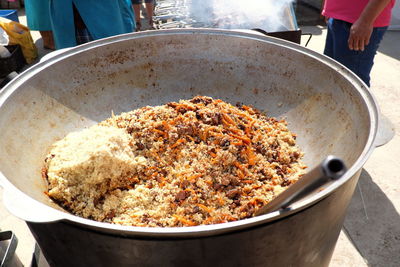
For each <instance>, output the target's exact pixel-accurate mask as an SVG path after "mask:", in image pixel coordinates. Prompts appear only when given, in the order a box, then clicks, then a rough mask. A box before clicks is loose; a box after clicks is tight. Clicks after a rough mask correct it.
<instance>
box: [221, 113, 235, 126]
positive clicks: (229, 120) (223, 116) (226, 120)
mask: <svg viewBox="0 0 400 267" xmlns="http://www.w3.org/2000/svg"><path fill="white" fill-rule="evenodd" d="M222 119H223V120H222V121H225V122H226V123H227V124H231V125H236V123H235V121H234V120H233V119H232V118H231V116H229V115H228V114H226V113H222Z"/></svg>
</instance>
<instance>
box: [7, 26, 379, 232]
mask: <svg viewBox="0 0 400 267" xmlns="http://www.w3.org/2000/svg"><path fill="white" fill-rule="evenodd" d="M195 34H196V35H227V36H230V37H238V38H246V39H252V40H255V41H259V42H262V43H268V44H271V45H275V46H280V47H282V48H285V49H288V48H289V49H292V50H295V51H296V52H299V53H301V54H304V55H307V56H310V57H312V58H313V59H315V60H317V61H319V62H321V63H322V64H325V65H327V66H329V67H330V68H332V69H335V70H336V71H338V72H340V73H341V74H342V75H343V76H344V77H345V78H346V79H347V80H349V81H350V82H351V83H352V84H353V85H354V88H355V89H356V93H358V94H359V97H361V98H362V99H363V101H364V104H365V105H366V107H367V109H368V116H369V119H370V122H371V128H370V131H369V135H368V139H367V142H366V144H365V146H364V149H363V151H362V153H361V154H360V155H359V157H358V159H357V160H356V162H355V163H354V164H353V165H352V166H351V167H350V168H349V169H348V170H347V172H346V173H345V174H344V176H343V178H342V179H339V180H338V181H337V182H335V183H332V184H330V185H329V186H327V187H326V188H325V189H324V190H322V191H320V192H318V193H316V194H315V195H313V196H311V197H308V198H306V199H303V200H301V201H299V202H296V203H294V204H293V205H292V206H291V208H290V209H287V210H284V211H275V212H272V213H269V214H265V215H260V216H256V217H252V218H249V219H243V220H239V221H234V222H227V223H221V224H213V225H199V226H191V227H169V228H162V227H148V228H147V227H138V226H122V225H117V224H110V223H104V222H97V221H93V220H89V219H84V218H81V217H78V216H75V215H72V214H69V213H66V212H63V211H60V210H57V209H55V208H52V207H51V206H48V205H45V204H43V203H41V202H39V201H37V200H35V199H33V198H31V197H30V196H28V195H26V194H25V193H23V192H22V191H20V190H19V189H17V188H16V187H15V186H14V185H13V184H12V183H11V182H10V181H8V179H7V178H6V177H5V176H4V175H3V173H1V172H0V186H3V188H4V189H5V190H4V202H5V206H6V207H7V208H8V209H9V210H10V211H11V213H12V214H14V215H15V216H17V217H20V218H21V219H24V220H25V221H28V222H33V223H35V222H37V223H47V222H56V221H66V222H71V223H74V224H77V225H79V226H81V227H85V228H90V229H93V230H97V231H102V232H106V233H111V234H120V235H135V236H142V237H157V238H162V237H165V238H168V237H198V236H212V235H218V234H223V233H227V232H233V231H238V230H243V229H247V228H250V227H254V226H258V225H262V224H267V223H271V222H273V221H276V220H279V219H281V218H284V217H287V216H289V215H291V214H294V213H297V212H300V211H302V210H303V209H306V208H307V207H309V206H311V205H313V204H316V203H317V202H319V201H321V200H322V199H323V198H325V197H327V196H328V195H330V194H331V193H333V192H334V191H335V190H336V189H337V188H339V187H340V186H341V185H342V184H344V183H346V182H347V181H348V180H350V179H351V177H353V176H355V175H356V173H357V172H358V171H359V170H360V169H361V168H362V166H363V165H364V164H365V162H366V161H367V159H368V158H369V156H370V155H371V153H372V152H373V149H374V148H375V146H374V140H375V137H376V134H377V129H378V105H377V102H376V100H375V97H374V96H373V95H372V93H371V92H370V91H369V90H368V87H367V86H366V85H365V83H364V82H363V81H362V80H361V79H360V78H358V77H357V76H356V75H355V74H354V73H352V72H351V71H350V70H349V69H348V68H346V67H345V66H343V65H342V64H340V63H338V62H336V61H335V60H333V59H331V58H329V57H327V56H325V55H322V54H319V53H317V52H314V51H312V50H310V49H308V48H305V47H303V46H300V45H297V44H294V43H291V42H289V41H285V40H281V39H277V38H274V37H269V36H263V35H260V34H259V33H249V32H248V31H241V30H221V29H204V28H201V29H195V28H193V29H168V30H158V31H146V32H139V33H128V34H123V35H118V36H113V37H109V38H105V39H101V40H97V41H94V42H91V43H87V44H84V45H80V46H77V47H73V48H71V49H68V50H66V51H64V52H62V53H59V54H57V55H55V56H54V57H52V58H49V59H47V60H45V61H43V62H39V63H38V64H36V65H34V66H32V67H30V68H29V69H27V70H26V71H24V72H23V73H21V74H20V75H18V77H16V78H15V79H14V80H13V81H11V82H10V83H9V84H7V85H6V86H5V88H4V89H3V90H2V91H1V92H0V109H1V106H2V105H3V104H4V103H5V102H6V100H7V98H8V97H9V96H10V95H11V94H12V93H13V92H14V91H16V90H17V89H18V87H19V86H20V85H22V84H23V83H24V82H25V81H27V80H28V79H29V78H30V77H32V76H34V75H36V74H37V73H39V72H40V71H42V70H43V69H45V68H47V67H49V66H51V65H52V64H54V63H56V62H59V61H61V60H63V59H65V58H67V57H70V56H72V55H75V54H77V53H81V52H84V51H87V50H90V49H93V48H96V47H101V46H106V45H110V44H112V43H118V42H122V41H125V40H133V39H139V38H146V37H155V36H160V35H162V36H167V35H170V36H173V35H195ZM15 201H16V202H17V203H16V202H15ZM28 202H29V205H32V208H33V209H34V210H36V212H35V214H37V213H39V214H40V216H41V217H42V218H38V216H37V215H36V216H35V215H34V214H30V215H29V214H28V215H27V214H23V213H22V211H24V212H26V211H27V210H28V209H27V208H26V204H27V203H28ZM22 204H23V205H22ZM21 209H22V211H21ZM38 210H39V211H41V212H38ZM28 213H29V212H28Z"/></svg>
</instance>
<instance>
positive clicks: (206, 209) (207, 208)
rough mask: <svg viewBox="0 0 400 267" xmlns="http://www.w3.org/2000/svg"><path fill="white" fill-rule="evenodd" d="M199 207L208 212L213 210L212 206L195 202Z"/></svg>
mask: <svg viewBox="0 0 400 267" xmlns="http://www.w3.org/2000/svg"><path fill="white" fill-rule="evenodd" d="M196 205H197V206H198V207H199V208H200V209H202V210H204V211H206V212H208V213H210V212H212V211H213V209H212V208H209V207H207V206H206V205H203V204H200V203H198V204H196Z"/></svg>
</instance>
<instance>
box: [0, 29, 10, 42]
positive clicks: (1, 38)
mask: <svg viewBox="0 0 400 267" xmlns="http://www.w3.org/2000/svg"><path fill="white" fill-rule="evenodd" d="M0 45H8V34H7V33H6V31H5V30H3V28H1V27H0Z"/></svg>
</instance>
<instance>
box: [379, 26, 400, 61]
mask: <svg viewBox="0 0 400 267" xmlns="http://www.w3.org/2000/svg"><path fill="white" fill-rule="evenodd" d="M399 40H400V31H386V33H385V35H384V36H383V40H382V42H381V44H380V46H379V49H378V51H379V52H381V53H383V54H385V55H387V56H389V57H392V58H394V59H397V60H400V49H399Z"/></svg>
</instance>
